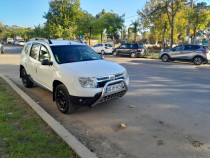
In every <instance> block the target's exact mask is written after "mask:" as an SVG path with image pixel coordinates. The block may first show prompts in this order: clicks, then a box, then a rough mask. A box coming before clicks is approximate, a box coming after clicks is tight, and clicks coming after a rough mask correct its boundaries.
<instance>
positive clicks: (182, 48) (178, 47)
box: [172, 45, 184, 51]
mask: <svg viewBox="0 0 210 158" xmlns="http://www.w3.org/2000/svg"><path fill="white" fill-rule="evenodd" d="M172 50H173V51H180V50H184V46H183V45H181V46H177V47H174V48H173V49H172Z"/></svg>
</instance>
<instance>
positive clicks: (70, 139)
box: [0, 75, 97, 158]
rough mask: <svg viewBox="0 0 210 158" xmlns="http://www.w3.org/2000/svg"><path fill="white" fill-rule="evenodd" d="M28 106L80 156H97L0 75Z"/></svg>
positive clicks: (86, 157)
mask: <svg viewBox="0 0 210 158" xmlns="http://www.w3.org/2000/svg"><path fill="white" fill-rule="evenodd" d="M0 77H1V78H2V79H4V80H5V81H6V82H7V83H8V84H9V85H10V86H11V87H12V88H13V89H14V90H15V91H16V92H17V93H18V94H19V95H20V96H21V97H22V98H23V99H24V100H25V101H26V102H27V103H28V104H29V105H30V106H31V108H32V109H34V110H35V112H36V113H37V114H38V115H39V116H40V117H41V118H42V119H43V120H44V121H45V122H46V123H47V124H48V126H49V127H51V128H52V129H53V130H54V132H55V133H56V134H57V135H58V136H60V137H61V138H62V139H63V141H65V142H66V143H67V144H68V145H69V146H70V147H71V148H72V149H73V150H74V152H76V153H77V155H78V156H80V157H81V158H97V156H96V154H95V153H92V152H91V151H90V150H89V149H88V148H87V147H85V146H84V145H83V144H82V143H81V142H79V141H78V140H77V139H76V138H75V137H74V136H73V135H72V134H71V133H70V132H69V131H68V130H67V129H65V128H64V127H63V126H62V125H61V124H60V123H59V122H58V121H56V120H55V119H54V118H53V117H52V116H51V115H49V114H48V113H47V112H46V111H45V110H44V109H43V108H42V107H41V106H40V105H38V104H37V103H36V102H35V101H34V100H33V99H31V97H29V96H28V95H27V94H26V93H25V92H23V91H22V90H21V89H20V88H19V87H17V86H16V85H15V84H14V83H13V82H12V81H11V80H10V79H9V78H7V77H5V76H2V75H0Z"/></svg>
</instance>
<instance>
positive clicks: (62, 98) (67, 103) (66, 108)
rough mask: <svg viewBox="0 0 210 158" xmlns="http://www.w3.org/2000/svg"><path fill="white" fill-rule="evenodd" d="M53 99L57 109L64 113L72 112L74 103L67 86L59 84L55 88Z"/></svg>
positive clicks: (74, 107)
mask: <svg viewBox="0 0 210 158" xmlns="http://www.w3.org/2000/svg"><path fill="white" fill-rule="evenodd" d="M55 101H56V104H57V107H58V109H59V110H60V111H61V112H62V113H64V114H70V113H73V112H74V111H75V109H76V105H75V104H73V103H72V101H71V100H70V95H69V92H68V90H67V88H66V87H65V86H64V85H63V84H60V85H58V86H57V87H56V89H55Z"/></svg>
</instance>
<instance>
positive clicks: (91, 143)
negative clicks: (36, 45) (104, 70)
mask: <svg viewBox="0 0 210 158" xmlns="http://www.w3.org/2000/svg"><path fill="white" fill-rule="evenodd" d="M5 48H6V50H5V52H6V53H5V54H4V55H1V54H0V73H1V74H4V75H8V76H9V77H10V78H11V79H12V80H13V81H14V82H15V83H16V84H17V85H18V86H19V87H21V88H22V89H23V90H24V91H26V92H27V93H28V94H29V95H30V96H31V97H32V98H33V99H34V100H36V101H37V102H38V103H39V104H40V106H42V107H43V108H44V109H45V110H46V111H47V112H48V113H50V114H51V115H52V116H53V117H54V118H55V119H57V120H58V121H59V122H61V124H63V125H64V127H66V128H67V129H68V130H69V131H70V132H71V133H72V134H74V135H75V136H76V137H77V138H78V139H79V140H80V141H81V142H82V143H84V144H85V145H86V146H87V147H88V148H89V149H91V150H92V151H93V152H95V153H97V154H98V156H100V157H103V158H112V157H113V158H116V157H119V158H124V157H125V158H169V157H170V158H198V157H202V158H209V155H210V135H209V132H210V64H208V65H202V66H194V65H193V64H192V63H183V62H169V63H163V62H161V61H159V60H149V59H141V58H138V59H131V58H128V57H112V56H106V60H110V61H113V62H116V63H119V64H121V65H123V66H125V67H126V68H127V70H128V73H129V76H130V85H129V91H128V92H127V94H126V95H125V96H124V97H122V98H119V99H116V100H112V101H109V102H107V103H103V104H100V105H97V106H96V107H94V108H87V107H81V108H79V109H78V110H77V111H76V112H75V113H74V114H72V115H64V114H62V113H60V112H59V111H58V109H57V107H56V104H55V102H52V94H51V93H50V92H48V91H46V90H44V89H42V88H39V87H37V86H35V87H34V88H31V89H25V88H24V87H23V86H22V83H21V80H20V79H19V77H18V76H19V71H18V69H19V66H18V65H19V61H20V55H19V52H20V51H21V50H19V49H17V48H16V47H5ZM119 123H125V124H126V126H127V127H126V128H125V129H120V128H119ZM194 141H195V142H194ZM196 141H198V142H196ZM193 142H194V143H193ZM199 142H200V143H201V144H199ZM193 144H194V145H198V146H199V145H201V146H200V147H195V146H194V145H193Z"/></svg>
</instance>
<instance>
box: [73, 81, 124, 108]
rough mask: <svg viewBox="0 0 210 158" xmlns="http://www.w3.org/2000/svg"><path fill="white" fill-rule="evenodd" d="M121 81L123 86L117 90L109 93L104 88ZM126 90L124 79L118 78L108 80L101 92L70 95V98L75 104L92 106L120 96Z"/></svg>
mask: <svg viewBox="0 0 210 158" xmlns="http://www.w3.org/2000/svg"><path fill="white" fill-rule="evenodd" d="M120 82H123V83H124V87H123V88H122V89H120V90H118V91H114V92H111V93H106V88H107V87H108V86H109V85H113V84H117V83H120ZM127 90H128V86H127V83H126V81H125V80H123V79H118V80H114V81H109V82H107V83H106V84H105V85H104V87H103V89H102V92H98V93H96V94H95V95H94V97H78V96H70V97H71V100H72V101H73V102H74V103H75V104H76V105H82V106H90V107H93V106H95V105H96V104H100V103H103V102H106V101H108V100H111V99H115V98H118V97H122V96H123V95H125V93H126V92H127Z"/></svg>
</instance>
